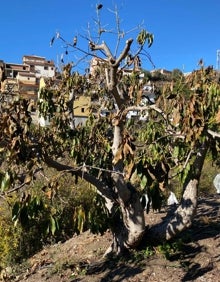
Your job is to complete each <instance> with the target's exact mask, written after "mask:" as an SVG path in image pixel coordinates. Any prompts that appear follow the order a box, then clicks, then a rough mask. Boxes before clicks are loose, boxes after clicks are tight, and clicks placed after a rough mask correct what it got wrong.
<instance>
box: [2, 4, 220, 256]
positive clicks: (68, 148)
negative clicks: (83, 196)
mask: <svg viewBox="0 0 220 282" xmlns="http://www.w3.org/2000/svg"><path fill="white" fill-rule="evenodd" d="M102 9H103V7H100V6H97V21H96V24H97V27H98V37H96V39H94V38H95V37H92V36H91V34H90V31H89V30H88V35H87V36H84V39H86V41H87V43H88V48H89V49H88V50H89V51H84V50H82V49H81V48H80V47H79V45H78V44H79V38H77V37H74V40H73V42H72V43H68V42H67V41H66V40H65V39H63V38H62V36H61V35H60V34H57V35H56V38H57V39H60V40H62V41H63V42H64V43H65V44H66V52H67V53H68V52H69V50H71V48H72V49H73V50H76V51H79V52H82V53H83V54H84V58H85V57H86V58H87V57H90V58H93V59H92V60H93V62H94V64H95V66H94V67H93V69H92V71H93V72H92V73H91V72H90V73H89V74H88V73H86V74H85V75H81V74H79V73H77V72H72V67H73V66H74V65H72V64H67V65H66V66H64V68H63V72H62V81H61V83H60V84H59V86H58V87H57V86H56V87H54V85H53V82H52V81H49V82H48V83H47V85H46V87H45V88H44V89H42V91H41V93H40V98H41V100H40V101H39V111H40V114H41V115H43V116H44V117H45V118H46V117H49V118H50V126H49V127H47V128H41V127H36V126H33V125H32V121H31V116H30V112H29V110H28V104H27V102H26V101H25V100H22V101H16V102H15V103H13V104H11V105H8V106H7V107H5V108H2V112H1V133H0V134H1V143H0V144H1V160H2V172H1V191H2V192H1V195H2V197H4V198H7V197H8V196H9V195H11V194H12V193H13V192H15V191H20V190H23V191H24V189H25V187H27V186H28V185H30V184H32V183H33V182H34V181H36V177H37V175H38V173H39V171H41V172H42V171H43V169H44V168H45V167H51V168H54V169H55V170H56V171H57V172H55V176H56V179H57V178H59V177H60V176H61V175H63V174H64V173H69V174H70V175H71V176H72V177H73V179H74V180H75V181H76V183H77V181H78V178H82V179H84V180H86V181H87V182H88V183H90V184H91V185H92V186H94V187H95V188H96V190H97V192H98V194H99V195H101V197H102V198H103V199H104V201H105V207H106V209H107V213H108V217H109V225H108V227H109V228H110V229H111V231H112V235H113V242H112V244H111V246H110V248H109V249H108V250H107V252H106V253H109V252H114V253H116V254H119V253H121V252H122V251H124V250H125V249H130V248H135V247H137V246H138V245H139V244H140V242H141V241H142V240H143V238H144V235H145V233H146V232H147V234H148V236H152V237H153V238H155V240H158V241H164V240H169V239H171V238H174V237H175V236H176V235H177V234H179V232H181V231H183V230H185V229H186V228H188V227H190V225H191V224H192V220H193V217H194V214H195V211H196V207H197V196H198V185H199V179H200V175H201V170H202V167H203V163H204V159H205V157H206V155H207V153H208V152H211V153H212V157H213V160H214V161H217V160H218V158H219V137H220V134H219V129H220V108H219V104H220V103H219V99H220V95H219V92H220V86H219V79H218V76H217V74H216V72H215V71H214V70H213V68H211V67H208V68H204V66H202V67H201V69H200V70H198V71H195V72H192V74H191V75H190V76H188V77H187V78H186V79H184V81H183V78H182V76H181V79H182V80H177V81H174V82H172V83H169V84H165V85H164V86H163V88H162V89H161V91H160V93H159V95H158V97H157V99H156V103H155V104H151V103H149V104H146V105H140V104H141V99H142V95H143V86H144V85H143V80H141V79H140V76H139V75H140V73H141V72H140V71H141V65H140V64H141V58H142V57H143V55H145V56H147V58H148V59H150V56H149V54H148V53H147V52H146V51H145V46H146V45H147V46H148V47H150V46H151V45H152V43H153V35H152V34H151V33H149V32H148V31H146V30H145V29H144V28H142V27H141V28H140V30H139V31H138V34H137V37H136V40H134V39H133V38H127V36H128V35H129V33H126V32H124V31H122V30H121V26H120V19H119V16H118V13H117V10H115V11H114V14H115V16H116V31H115V33H114V32H113V31H112V30H109V31H108V30H106V29H105V28H104V27H103V26H102V24H101V20H100V13H101V11H102ZM135 30H136V31H137V29H135ZM112 34H115V35H116V39H115V41H114V42H115V48H114V52H113V51H111V49H112V46H111V45H112V44H111V45H108V44H107V41H105V40H104V41H102V42H101V38H102V37H104V38H106V40H108V39H109V38H110V40H111V36H112ZM108 36H109V37H108ZM54 40H55V37H54V38H53V39H52V43H53V42H54ZM100 42H101V43H100ZM111 42H112V40H111ZM133 45H136V47H137V49H136V51H133V50H135V46H133ZM120 46H121V48H120ZM128 67H132V72H131V74H129V75H124V70H126V69H127V68H128ZM186 93H187V95H186ZM80 95H87V96H90V97H91V98H93V99H97V104H94V105H93V106H94V107H96V109H97V113H96V115H94V114H91V116H90V117H89V118H88V120H87V123H86V124H85V125H78V126H75V125H74V122H73V121H74V115H73V107H74V99H76V98H77V97H78V96H80ZM101 109H107V110H108V111H109V115H108V116H107V117H102V116H101V115H100V114H99V111H100V110H101ZM130 111H137V112H145V114H146V113H147V120H145V121H141V120H139V119H128V118H127V114H128V113H129V112H130ZM46 177H47V178H49V175H46ZM174 177H178V178H179V180H180V183H181V185H182V186H181V189H182V193H181V199H180V204H179V206H178V207H177V208H176V210H175V212H174V213H173V214H172V215H171V216H169V217H167V218H166V219H165V220H164V221H163V222H162V223H161V224H160V225H157V226H153V227H152V228H151V229H149V230H146V228H145V218H144V212H145V211H144V209H143V206H142V205H141V202H140V197H141V195H142V194H143V192H147V193H148V195H149V197H150V198H151V199H152V208H153V209H154V210H159V209H160V207H161V204H162V200H161V199H162V195H166V194H168V186H169V181H170V179H171V178H174ZM52 179H53V180H54V177H53V178H52ZM48 183H49V184H48V185H49V186H50V191H55V192H56V193H59V190H58V187H57V182H56V181H48ZM21 203H22V207H23V206H25V207H28V206H29V205H28V203H29V204H30V203H32V202H31V201H30V199H27V197H23V198H21V199H20V200H19V203H17V204H16V205H15V206H14V213H13V214H14V217H15V219H20V220H21V219H22V214H21V209H20V207H21ZM40 204H41V202H38V201H37V200H35V208H34V209H30V211H29V213H28V214H26V215H28V216H29V217H30V214H31V213H32V216H35V212H36V210H37V207H38V205H40ZM97 208H98V206H97ZM80 212H82V210H80V209H79V213H80ZM27 220H28V218H27Z"/></svg>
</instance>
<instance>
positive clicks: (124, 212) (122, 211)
mask: <svg viewBox="0 0 220 282" xmlns="http://www.w3.org/2000/svg"><path fill="white" fill-rule="evenodd" d="M122 131H123V123H119V124H116V125H115V126H114V139H113V145H112V152H113V156H114V161H113V162H114V171H115V172H114V173H112V179H113V181H114V188H113V189H115V195H117V199H116V202H117V204H118V206H117V207H116V209H118V208H119V210H118V212H115V211H114V212H115V213H114V214H112V217H113V220H114V224H113V226H112V233H113V244H112V245H111V247H110V248H109V249H108V251H107V253H108V252H114V253H116V254H118V253H121V252H123V250H125V249H130V248H135V247H136V246H137V245H138V244H139V243H140V242H141V240H142V238H143V235H144V233H145V219H144V212H143V207H142V206H141V203H140V199H139V196H138V193H137V192H136V191H135V189H133V187H132V186H131V185H130V183H127V182H126V181H125V179H124V175H123V159H122V158H121V157H120V156H119V155H118V154H119V153H120V149H121V148H120V146H121V141H122Z"/></svg>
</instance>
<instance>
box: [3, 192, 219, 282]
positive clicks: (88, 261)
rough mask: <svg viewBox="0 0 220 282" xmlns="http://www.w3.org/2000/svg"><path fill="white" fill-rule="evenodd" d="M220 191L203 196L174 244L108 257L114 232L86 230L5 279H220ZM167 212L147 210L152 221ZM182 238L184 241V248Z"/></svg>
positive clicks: (63, 281)
mask: <svg viewBox="0 0 220 282" xmlns="http://www.w3.org/2000/svg"><path fill="white" fill-rule="evenodd" d="M219 207H220V195H214V196H207V197H203V198H202V199H200V200H199V205H198V211H197V215H196V218H195V220H194V223H193V226H192V227H191V228H190V229H189V230H187V231H185V232H184V233H183V234H181V237H180V238H177V240H176V241H175V242H176V243H173V245H172V246H177V248H176V249H175V248H174V249H172V248H170V249H169V245H168V244H165V245H164V246H155V247H154V248H152V247H150V246H148V247H147V248H146V247H145V251H143V250H142V251H138V252H132V253H131V254H129V255H127V257H125V258H120V259H116V258H108V259H104V258H103V254H104V252H105V251H106V249H107V247H108V246H109V245H110V243H111V234H110V232H106V233H105V234H104V235H103V236H101V235H93V234H90V233H89V232H85V233H83V234H81V235H79V236H73V238H71V239H70V240H68V241H66V242H64V243H58V244H56V245H52V246H48V247H45V248H44V249H43V250H42V251H41V252H39V253H37V254H36V255H34V256H33V257H32V258H30V259H29V260H28V261H27V262H26V264H22V265H21V266H20V268H19V269H17V270H16V272H14V270H12V269H6V273H5V274H4V275H3V276H5V280H4V281H19V282H26V281H28V282H98V281H99V282H107V281H109V282H110V281H112V282H113V281H120V282H125V281H126V282H141V281H150V282H156V281H157V282H159V281H161V282H162V281H164V282H165V281H166V282H167V281H169V282H172V281H175V282H177V281H204V282H212V281H215V282H217V281H220V220H219V219H220V208H219ZM165 215H166V212H165V210H164V211H163V212H161V213H149V214H148V215H146V222H147V224H148V225H151V224H155V223H156V222H158V221H160V220H163V217H164V216H165ZM178 242H180V244H179V247H178Z"/></svg>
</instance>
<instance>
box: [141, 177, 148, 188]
mask: <svg viewBox="0 0 220 282" xmlns="http://www.w3.org/2000/svg"><path fill="white" fill-rule="evenodd" d="M146 185H147V177H146V175H143V177H142V179H141V188H142V189H144V188H145V187H146Z"/></svg>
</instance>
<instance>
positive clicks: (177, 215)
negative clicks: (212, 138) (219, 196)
mask: <svg viewBox="0 0 220 282" xmlns="http://www.w3.org/2000/svg"><path fill="white" fill-rule="evenodd" d="M207 143H208V141H207V140H206V141H205V142H204V143H203V144H202V145H201V147H200V149H199V150H198V152H197V155H196V158H195V160H194V163H193V165H192V167H191V170H190V172H189V174H188V176H187V178H186V181H185V184H184V192H183V196H182V199H181V203H180V205H179V207H178V208H177V209H176V211H175V212H174V214H173V215H172V216H171V217H169V216H167V217H166V219H165V220H164V221H163V222H162V223H160V224H158V225H155V226H153V227H152V228H150V229H149V236H150V238H151V237H152V238H157V241H160V242H162V241H165V240H170V239H172V238H174V237H175V236H176V235H177V234H179V233H180V232H182V231H184V230H185V229H186V228H188V227H190V226H191V225H192V222H193V219H194V216H195V214H196V208H197V195H198V185H199V180H200V176H201V171H202V167H203V164H204V160H205V156H206V153H207V148H208V146H207V145H208V144H207ZM147 236H148V235H147Z"/></svg>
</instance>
